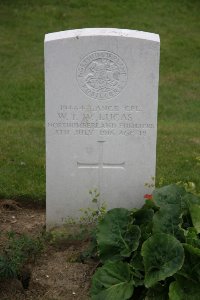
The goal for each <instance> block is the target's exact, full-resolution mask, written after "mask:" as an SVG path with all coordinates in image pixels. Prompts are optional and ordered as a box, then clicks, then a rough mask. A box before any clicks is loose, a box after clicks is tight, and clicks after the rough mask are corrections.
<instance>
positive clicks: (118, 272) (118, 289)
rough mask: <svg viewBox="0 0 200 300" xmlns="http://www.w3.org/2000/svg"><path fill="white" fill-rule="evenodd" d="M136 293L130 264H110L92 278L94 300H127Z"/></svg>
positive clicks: (92, 296) (100, 269) (92, 297)
mask: <svg viewBox="0 0 200 300" xmlns="http://www.w3.org/2000/svg"><path fill="white" fill-rule="evenodd" d="M133 291H134V282H133V280H132V276H131V272H130V268H129V265H128V263H123V262H108V263H106V264H105V265H104V266H103V267H101V268H99V269H98V270H97V271H96V273H95V274H94V276H93V278H92V287H91V299H92V300H126V299H130V297H131V296H132V294H133Z"/></svg>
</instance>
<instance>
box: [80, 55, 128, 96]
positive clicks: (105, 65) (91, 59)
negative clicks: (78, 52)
mask: <svg viewBox="0 0 200 300" xmlns="http://www.w3.org/2000/svg"><path fill="white" fill-rule="evenodd" d="M127 78H128V72H127V67H126V65H125V63H124V61H123V60H122V59H121V58H120V57H119V56H118V55H117V54H115V53H112V52H109V51H103V50H102V51H95V52H92V53H90V54H88V55H87V56H85V57H84V58H83V59H82V60H81V61H80V63H79V65H78V67H77V81H78V84H79V87H80V89H81V90H82V91H83V92H84V93H85V94H86V95H87V96H89V97H91V98H94V99H99V100H106V99H111V98H114V97H116V96H117V95H119V93H120V92H121V91H122V90H123V88H124V87H125V85H126V83H127Z"/></svg>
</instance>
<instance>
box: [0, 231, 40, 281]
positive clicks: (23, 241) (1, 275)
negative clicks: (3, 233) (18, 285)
mask: <svg viewBox="0 0 200 300" xmlns="http://www.w3.org/2000/svg"><path fill="white" fill-rule="evenodd" d="M42 249H43V242H42V240H41V239H40V238H36V239H34V238H32V237H29V236H27V235H21V236H20V237H17V236H16V234H15V233H14V232H9V233H8V243H7V244H6V246H5V247H4V248H3V249H2V251H1V253H0V280H1V279H8V278H17V277H18V278H20V277H21V276H22V272H23V268H24V266H25V265H26V264H27V263H30V262H33V261H34V260H35V259H36V257H37V256H38V255H39V254H40V253H41V251H42Z"/></svg>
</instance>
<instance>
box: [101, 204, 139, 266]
mask: <svg viewBox="0 0 200 300" xmlns="http://www.w3.org/2000/svg"><path fill="white" fill-rule="evenodd" d="M131 223H132V217H131V215H130V211H129V210H127V209H125V208H114V209H111V210H110V211H108V212H107V214H106V215H105V216H104V218H103V219H102V220H101V222H100V223H99V224H98V226H97V243H98V249H99V255H100V258H101V260H102V261H104V262H105V261H108V260H117V259H118V260H119V259H121V258H122V257H129V256H130V255H131V253H132V252H133V251H135V250H136V249H137V247H138V245H139V239H140V235H141V232H140V228H139V226H137V225H132V224H131Z"/></svg>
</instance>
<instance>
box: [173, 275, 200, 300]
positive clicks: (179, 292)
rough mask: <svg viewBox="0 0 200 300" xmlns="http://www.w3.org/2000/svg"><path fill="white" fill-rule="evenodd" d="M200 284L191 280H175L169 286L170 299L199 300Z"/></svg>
mask: <svg viewBox="0 0 200 300" xmlns="http://www.w3.org/2000/svg"><path fill="white" fill-rule="evenodd" d="M199 299H200V285H199V284H197V283H194V282H192V281H189V280H184V281H182V282H181V284H180V283H179V282H177V281H174V282H172V283H171V284H170V287H169V300H199Z"/></svg>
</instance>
